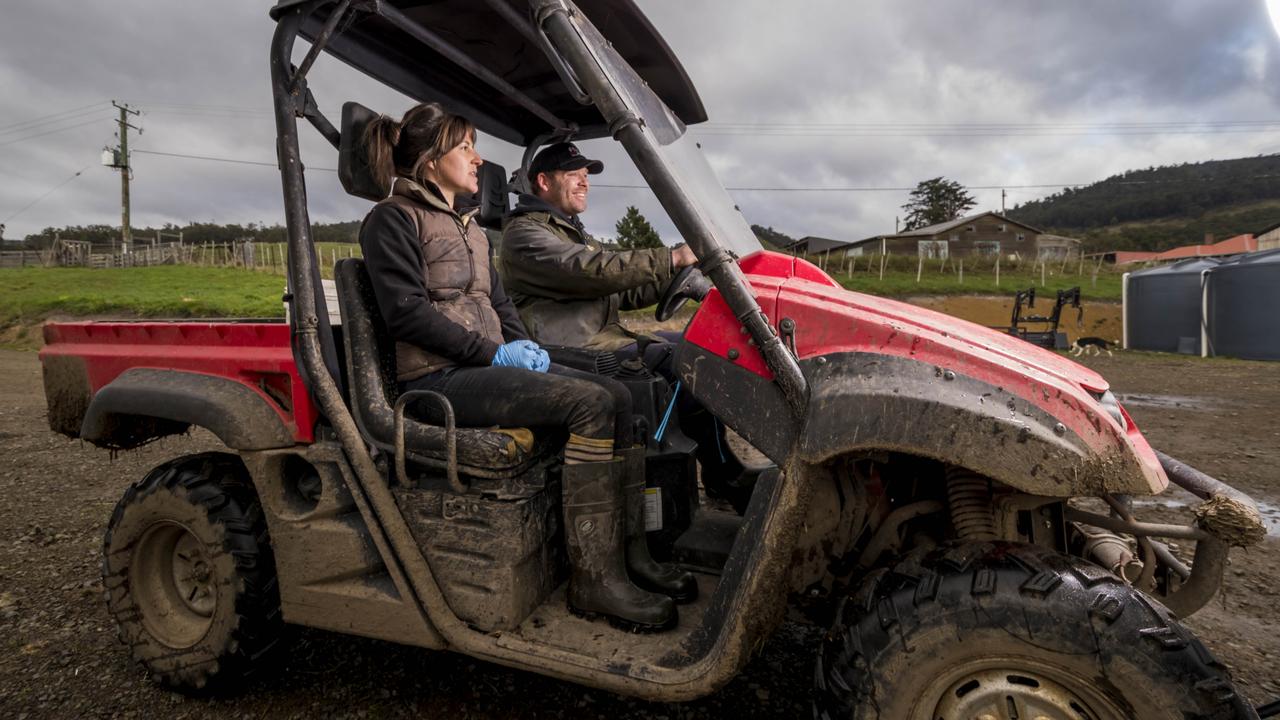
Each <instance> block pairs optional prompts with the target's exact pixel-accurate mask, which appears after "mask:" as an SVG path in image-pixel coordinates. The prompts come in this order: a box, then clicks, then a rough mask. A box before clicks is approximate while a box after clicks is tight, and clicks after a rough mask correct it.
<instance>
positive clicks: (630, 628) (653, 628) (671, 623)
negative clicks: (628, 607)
mask: <svg viewBox="0 0 1280 720" xmlns="http://www.w3.org/2000/svg"><path fill="white" fill-rule="evenodd" d="M568 607H569V614H570V615H573V616H575V617H580V618H582V619H583V620H605V621H608V623H609V625H611V626H613V627H614V628H617V629H618V630H622V631H624V632H629V633H637V634H639V633H659V632H664V631H666V630H670V629H672V628H674V627H675V626H676V624H677V623H678V622H679V620H680V617H679V613H676V612H672V613H671V618H670V619H668V620H667V622H665V623H663V624H661V625H653V624H650V623H640V622H634V621H632V620H624V619H623V618H620V617H617V616H614V615H610V614H608V613H602V612H595V611H592V610H580V609H578V608H576V607H574V606H572V605H569V606H568Z"/></svg>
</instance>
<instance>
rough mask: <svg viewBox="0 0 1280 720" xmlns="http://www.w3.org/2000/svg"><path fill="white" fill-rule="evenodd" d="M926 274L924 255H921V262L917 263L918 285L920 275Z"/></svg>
mask: <svg viewBox="0 0 1280 720" xmlns="http://www.w3.org/2000/svg"><path fill="white" fill-rule="evenodd" d="M923 272H924V253H920V261H919V262H918V263H916V283H917V284H919V283H920V275H921V274H922V273H923Z"/></svg>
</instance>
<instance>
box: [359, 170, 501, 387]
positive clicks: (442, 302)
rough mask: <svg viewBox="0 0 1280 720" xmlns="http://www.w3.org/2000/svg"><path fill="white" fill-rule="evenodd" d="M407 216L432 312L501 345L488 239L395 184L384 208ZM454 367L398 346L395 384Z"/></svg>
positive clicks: (408, 186)
mask: <svg viewBox="0 0 1280 720" xmlns="http://www.w3.org/2000/svg"><path fill="white" fill-rule="evenodd" d="M383 203H385V204H387V205H394V206H395V207H397V208H400V209H401V210H403V211H404V212H405V213H406V214H407V215H408V216H409V217H410V218H411V219H412V220H413V223H414V225H416V226H417V228H418V242H419V243H421V245H422V278H423V281H424V283H425V285H426V288H427V295H428V297H429V298H430V299H431V304H432V306H433V307H434V308H435V309H436V310H438V311H439V312H441V313H443V314H444V316H445V317H447V318H449V319H450V320H452V321H454V322H456V323H458V324H459V325H461V326H463V327H464V328H466V329H468V330H470V331H472V332H477V333H480V334H481V335H483V336H484V337H486V338H488V339H489V340H492V341H493V342H495V343H498V344H499V345H501V344H502V342H503V340H502V321H501V320H499V319H498V313H497V312H496V311H494V309H493V303H492V302H490V299H489V291H490V290H491V289H492V287H491V284H490V282H489V239H488V238H487V237H486V236H485V234H484V231H483V230H482V229H481V228H480V226H479V225H478V224H477V223H475V222H472V217H471V215H470V214H466V215H458V214H457V213H456V212H454V211H453V210H452V209H451V208H449V206H447V205H445V203H444V200H442V199H441V198H439V197H437V196H436V194H435V193H433V192H431V191H429V190H427V189H426V188H423V187H422V186H421V185H419V184H417V183H415V182H413V181H411V180H406V179H404V178H397V179H396V181H395V187H394V188H393V189H392V193H391V196H390V197H388V198H386V199H385V200H382V201H381V203H380V204H383ZM454 365H457V363H456V362H454V361H453V360H450V359H449V358H446V357H444V356H441V355H437V354H435V353H433V352H429V351H427V350H424V349H423V348H420V347H418V346H417V345H412V344H410V343H405V342H400V341H396V379H397V380H399V381H401V382H403V381H405V380H413V379H414V378H418V377H422V376H423V375H426V374H428V373H432V372H435V371H437V370H441V369H444V368H447V367H452V366H454Z"/></svg>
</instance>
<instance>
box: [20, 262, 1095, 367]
mask: <svg viewBox="0 0 1280 720" xmlns="http://www.w3.org/2000/svg"><path fill="white" fill-rule="evenodd" d="M318 250H319V254H320V264H321V268H322V269H323V274H324V276H325V277H332V267H333V262H334V261H335V260H338V259H341V258H344V257H350V256H353V255H355V256H358V255H359V247H358V246H355V245H351V244H344V243H322V244H320V245H319V246H318ZM282 251H283V246H281V245H271V244H263V245H260V246H259V247H257V248H256V249H255V253H256V257H255V266H256V267H254V268H252V269H247V268H244V267H226V266H219V265H217V264H216V262H217V258H216V257H215V256H213V255H212V254H211V255H210V257H209V258H208V262H209V264H208V265H203V264H200V263H199V259H200V256H199V254H197V256H196V258H197V264H195V265H165V266H159V267H147V268H112V269H98V270H95V269H89V268H31V267H28V268H12V269H3V270H0V346H7V347H23V348H32V347H36V346H37V345H38V343H39V332H38V326H39V324H40V323H41V322H43V321H44V320H45V319H47V318H50V317H131V318H132V317H144V318H194V317H280V316H281V315H283V312H284V310H283V306H282V304H281V300H280V296H281V295H282V294H283V292H284V285H285V282H284V276H283V265H282V263H283V257H282ZM814 260H815V261H817V262H819V263H821V260H822V259H821V258H814ZM827 267H828V272H829V273H830V274H831V275H832V276H833V277H835V278H836V279H837V280H838V281H839V282H840V283H841V284H842V285H844V286H845V287H846V288H849V289H851V290H857V291H859V292H865V293H870V294H873V295H884V296H889V297H907V296H912V295H971V294H981V295H1005V294H1013V293H1014V292H1015V291H1017V290H1023V289H1026V288H1028V287H1032V286H1034V287H1035V288H1036V290H1037V292H1040V293H1044V294H1046V295H1048V294H1050V293H1052V292H1054V291H1056V290H1058V289H1061V288H1067V287H1071V286H1073V285H1079V286H1080V287H1081V290H1082V292H1083V295H1084V297H1085V299H1088V300H1119V299H1120V273H1119V272H1117V271H1115V270H1114V269H1112V268H1109V267H1105V266H1104V267H1102V268H1097V267H1096V266H1093V265H1090V264H1088V263H1085V264H1084V265H1081V264H1080V263H1079V262H1076V263H1068V264H1067V265H1065V266H1064V265H1062V264H1061V263H1060V262H1059V263H1053V262H1049V263H1048V264H1046V265H1045V266H1044V267H1043V278H1044V285H1043V286H1042V285H1041V274H1042V268H1041V266H1039V265H1035V264H1033V263H1029V262H1028V263H1012V264H1005V265H1002V267H1001V269H1000V282H999V284H998V285H997V284H996V277H995V266H994V262H992V261H986V262H983V261H970V260H968V259H966V261H965V266H964V276H963V278H961V274H960V263H959V262H957V261H950V260H949V261H947V262H945V263H944V262H942V261H940V260H926V261H925V262H924V264H923V265H921V264H919V262H918V261H917V259H916V258H907V257H897V258H894V257H890V258H888V259H887V261H886V262H885V265H884V273H883V277H882V276H881V272H880V258H879V257H864V258H856V259H850V261H848V262H845V263H838V262H837V261H835V260H832V259H828V260H827ZM1095 271H1096V277H1095ZM917 272H919V282H917ZM648 315H649V313H648V312H642V313H639V315H638V316H648Z"/></svg>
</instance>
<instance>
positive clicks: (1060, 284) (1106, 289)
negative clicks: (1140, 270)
mask: <svg viewBox="0 0 1280 720" xmlns="http://www.w3.org/2000/svg"><path fill="white" fill-rule="evenodd" d="M823 260H824V259H823V258H821V257H814V258H810V262H813V263H815V264H817V265H819V266H821V265H822V264H823ZM880 260H881V258H880V256H867V257H858V258H848V259H846V260H839V259H836V258H826V259H825V264H826V269H827V272H828V274H830V275H831V276H832V277H834V278H835V279H836V280H837V281H839V283H840V284H841V285H843V286H844V287H846V288H848V289H850V290H857V291H858V292H864V293H868V294H871V295H883V296H886V297H896V298H901V297H909V296H912V295H1012V294H1014V293H1015V292H1017V291H1019V290H1026V289H1027V288H1029V287H1034V288H1035V289H1036V293H1037V294H1043V295H1045V296H1049V295H1051V294H1053V293H1055V292H1056V291H1058V290H1065V289H1067V288H1071V287H1075V286H1077V285H1078V286H1080V294H1081V296H1082V297H1083V298H1084V299H1086V300H1115V301H1118V300H1120V282H1121V276H1122V274H1123V271H1121V270H1116V269H1115V267H1114V266H1110V265H1102V266H1098V265H1097V264H1096V263H1092V262H1089V261H1087V260H1086V261H1085V262H1084V263H1081V262H1080V261H1079V260H1075V261H1068V262H1065V263H1064V262H1063V261H1061V260H1058V261H1057V262H1055V261H1053V260H1049V261H1048V262H1046V263H1044V264H1043V265H1042V264H1040V263H1035V262H1031V261H1022V262H1017V261H1014V262H1008V261H1002V262H1001V263H1000V267H999V278H998V279H997V272H996V262H995V260H994V259H989V258H965V259H964V260H963V261H961V260H958V259H955V258H950V259H943V260H938V259H926V260H924V261H923V262H921V261H920V260H919V258H914V257H894V256H888V257H886V258H885V263H884V271H883V273H881V265H880Z"/></svg>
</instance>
